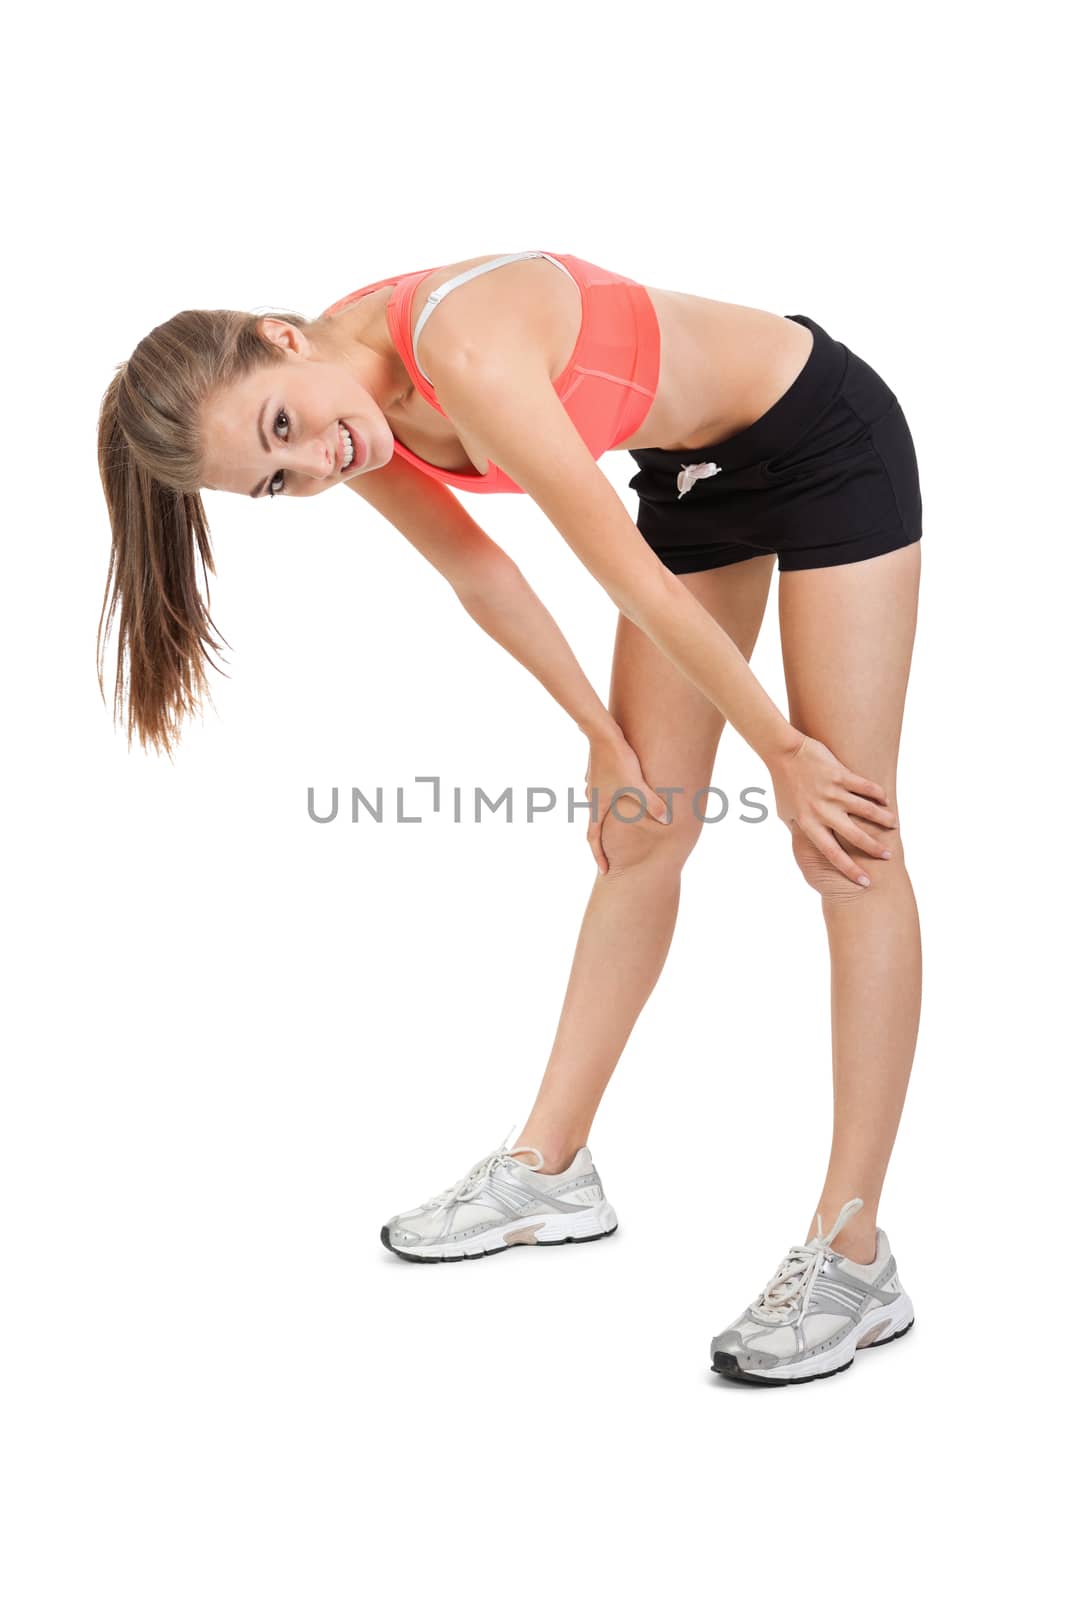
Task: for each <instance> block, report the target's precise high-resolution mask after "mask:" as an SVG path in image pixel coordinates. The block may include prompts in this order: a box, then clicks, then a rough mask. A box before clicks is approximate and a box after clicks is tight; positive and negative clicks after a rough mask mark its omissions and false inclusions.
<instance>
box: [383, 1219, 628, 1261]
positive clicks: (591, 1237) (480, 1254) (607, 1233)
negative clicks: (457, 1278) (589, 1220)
mask: <svg viewBox="0 0 1067 1600" xmlns="http://www.w3.org/2000/svg"><path fill="white" fill-rule="evenodd" d="M618 1231H619V1224H618V1223H616V1224H615V1226H614V1227H613V1228H606V1229H605V1230H604V1232H603V1233H587V1234H585V1235H583V1236H581V1237H579V1238H570V1237H568V1238H566V1239H524V1240H522V1242H521V1243H519V1242H516V1243H515V1244H498V1245H497V1246H496V1248H495V1249H493V1250H479V1251H477V1252H476V1253H475V1254H472V1255H463V1256H416V1255H412V1253H411V1252H410V1251H409V1250H398V1249H397V1247H396V1245H395V1244H390V1242H389V1224H388V1223H386V1224H385V1226H384V1227H383V1228H382V1231H381V1233H380V1234H379V1236H378V1237H379V1238H380V1239H381V1241H382V1243H383V1244H384V1246H385V1248H386V1249H387V1250H391V1251H392V1253H393V1255H394V1256H399V1257H400V1259H401V1261H414V1262H417V1263H418V1265H419V1266H424V1267H438V1266H441V1265H445V1266H448V1265H450V1264H451V1263H453V1262H456V1261H484V1260H485V1258H486V1256H499V1255H503V1253H504V1251H505V1250H521V1249H522V1248H523V1245H528V1244H535V1245H538V1246H539V1247H540V1248H541V1249H543V1250H544V1249H551V1247H552V1246H553V1245H557V1244H595V1243H596V1241H597V1240H598V1239H610V1238H611V1236H612V1234H613V1233H618Z"/></svg>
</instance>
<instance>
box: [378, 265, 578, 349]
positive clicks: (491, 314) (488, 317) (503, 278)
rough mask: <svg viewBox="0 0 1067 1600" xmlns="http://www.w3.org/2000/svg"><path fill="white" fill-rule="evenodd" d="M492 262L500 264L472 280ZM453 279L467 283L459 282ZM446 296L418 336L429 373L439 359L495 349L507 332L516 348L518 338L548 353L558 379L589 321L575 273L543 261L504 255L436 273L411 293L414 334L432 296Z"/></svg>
mask: <svg viewBox="0 0 1067 1600" xmlns="http://www.w3.org/2000/svg"><path fill="white" fill-rule="evenodd" d="M556 259H557V260H558V259H559V258H558V257H557V258H556ZM491 262H499V265H498V266H493V267H492V268H491V270H489V271H483V272H476V273H474V275H472V276H471V277H469V278H464V274H466V273H468V272H471V271H472V269H476V268H478V267H484V266H486V265H487V264H488V263H491ZM561 264H562V265H564V266H566V263H565V262H562V263H561ZM453 279H463V281H462V282H456V283H455V284H453V282H452V280H453ZM441 290H444V293H443V294H440V298H437V299H435V301H434V303H433V305H432V307H431V314H430V315H429V316H427V317H426V319H425V321H424V322H423V324H422V327H421V328H420V329H419V334H418V356H419V361H420V363H421V364H422V366H423V367H425V368H426V369H427V371H429V370H430V368H431V366H432V363H433V362H434V361H435V360H437V361H447V360H449V359H450V358H452V357H453V356H455V355H457V354H460V353H462V352H463V351H464V350H473V351H477V352H487V351H491V350H492V348H493V340H494V335H496V336H497V337H499V333H500V329H501V327H505V326H506V328H507V331H508V345H509V348H510V349H512V350H513V349H514V348H515V343H516V340H517V339H518V340H520V341H521V342H522V343H526V344H528V345H529V346H530V347H531V348H534V349H537V350H539V351H543V352H544V354H545V356H546V358H547V360H548V364H549V367H550V369H551V372H552V376H553V377H555V376H556V374H557V372H560V371H562V370H563V367H564V366H565V365H566V362H567V359H568V357H569V355H570V353H571V351H572V350H573V348H574V346H575V344H576V342H577V339H578V335H579V333H580V331H581V322H582V291H581V288H580V286H579V284H578V283H577V282H576V281H575V278H574V277H573V275H572V274H571V272H570V271H569V270H564V271H563V272H561V271H560V270H559V267H558V266H556V265H555V264H554V262H553V261H550V260H548V259H546V257H545V256H543V255H531V256H524V257H523V258H521V259H518V260H512V259H509V258H508V257H507V256H502V255H501V254H500V253H499V252H497V253H495V254H490V255H480V256H470V257H468V258H467V259H466V260H464V261H454V262H450V263H449V264H448V265H446V266H442V267H435V268H433V269H432V270H430V271H427V272H426V273H424V274H422V275H420V277H419V280H418V282H417V283H416V284H415V287H414V290H413V292H412V294H411V302H410V325H409V326H410V328H411V330H412V332H413V331H414V330H415V328H416V327H417V326H418V323H419V318H420V316H421V315H422V313H423V311H424V310H425V308H426V306H427V304H428V303H429V302H430V298H431V296H434V295H437V294H438V293H439V291H441Z"/></svg>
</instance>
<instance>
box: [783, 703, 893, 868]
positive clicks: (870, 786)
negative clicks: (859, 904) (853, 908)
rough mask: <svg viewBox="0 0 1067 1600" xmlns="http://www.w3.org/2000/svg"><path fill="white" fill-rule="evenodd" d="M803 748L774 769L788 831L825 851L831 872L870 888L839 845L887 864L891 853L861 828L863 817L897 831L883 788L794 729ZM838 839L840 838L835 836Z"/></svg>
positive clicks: (873, 836) (816, 741) (784, 756)
mask: <svg viewBox="0 0 1067 1600" xmlns="http://www.w3.org/2000/svg"><path fill="white" fill-rule="evenodd" d="M794 732H795V733H796V735H797V738H798V739H799V740H800V743H799V744H798V745H797V747H796V748H795V749H794V750H792V751H790V752H789V753H788V754H786V755H782V756H780V757H778V758H777V759H776V760H775V761H774V762H773V763H771V764H770V768H769V770H770V774H771V780H772V782H773V784H774V797H775V801H776V803H777V810H778V815H779V816H780V817H781V819H782V821H783V822H784V823H785V825H786V827H788V828H790V829H792V827H793V825H794V824H795V825H796V826H797V827H798V828H800V830H801V832H803V833H804V834H806V835H807V837H808V838H809V839H810V840H811V842H812V844H813V845H814V846H815V847H816V849H817V850H819V851H821V852H822V854H823V855H824V856H825V857H826V859H827V861H829V863H830V865H831V866H832V867H836V868H837V870H838V872H841V873H843V874H844V876H845V877H846V878H848V879H849V881H850V882H851V883H856V884H859V885H860V886H861V887H862V888H867V887H868V886H869V884H870V879H869V878H868V877H867V875H866V873H865V872H864V870H863V868H862V867H859V866H857V865H856V863H855V861H853V859H852V857H851V856H850V855H849V854H848V852H847V851H846V850H844V849H842V846H841V844H840V843H839V840H842V839H843V840H845V841H846V842H847V843H848V844H853V845H856V846H857V847H858V848H859V849H861V850H865V851H866V852H867V854H868V855H871V856H874V857H876V858H878V859H879V860H887V859H888V858H889V856H890V855H891V853H892V852H891V851H889V850H887V849H886V848H885V843H884V841H883V840H881V839H879V838H878V837H877V836H876V835H875V834H873V833H870V832H868V831H867V829H866V828H863V827H861V826H860V824H859V822H858V821H857V820H856V819H857V818H859V817H862V818H864V819H865V820H866V821H868V822H874V823H877V824H878V826H879V827H881V828H895V827H896V825H897V819H896V815H895V813H894V812H892V811H891V810H890V809H889V806H888V805H887V804H886V796H885V790H884V789H883V788H882V786H881V785H880V784H877V783H872V782H871V781H870V779H868V778H861V777H860V775H859V773H858V772H852V771H850V770H849V768H848V767H846V766H845V765H844V764H843V763H842V762H840V761H838V759H837V757H836V756H835V755H834V754H833V752H832V751H831V750H828V749H827V748H826V746H825V745H824V744H820V743H819V741H818V739H812V738H811V737H810V736H809V735H808V734H801V733H800V731H799V729H794ZM835 834H836V835H837V838H835V837H834V835H835Z"/></svg>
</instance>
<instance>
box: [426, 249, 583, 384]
mask: <svg viewBox="0 0 1067 1600" xmlns="http://www.w3.org/2000/svg"><path fill="white" fill-rule="evenodd" d="M531 256H543V257H544V259H545V260H546V261H551V263H552V265H553V266H554V267H558V268H559V270H560V271H561V272H566V273H567V276H568V278H570V280H571V282H572V283H576V282H577V279H576V278H575V276H574V274H573V272H570V271H568V269H567V268H566V267H565V266H564V265H563V262H562V261H557V260H556V258H555V256H550V255H549V254H548V252H547V250H517V251H516V252H515V254H514V255H510V256H494V257H493V259H492V261H483V262H482V263H481V265H480V266H477V267H468V268H467V270H466V272H458V273H457V274H456V276H455V277H454V278H449V279H448V280H447V282H445V283H442V284H439V285H438V287H437V288H436V289H435V290H434V291H433V293H432V294H430V295H428V296H427V297H426V304H425V305H424V306H423V308H422V310H421V311H420V312H419V317H418V321H417V322H416V324H415V327H414V328H413V330H412V334H411V353H412V355H413V356H414V358H415V365H416V366H417V367H418V369H419V371H420V372H421V373H422V376H423V377H424V378H426V382H427V383H429V384H430V388H431V389H432V388H433V384H432V383H430V379H429V378H428V377H427V375H426V373H425V372H423V369H422V366H421V364H420V362H419V334H420V333H421V332H422V330H423V327H424V326H425V323H426V319H427V317H428V316H429V315H430V312H431V311H432V310H433V308H434V306H436V305H438V304H439V303H440V302H441V301H442V300H443V299H444V297H445V295H446V294H448V293H449V292H450V291H451V290H452V289H455V288H457V287H458V286H459V285H460V284H461V283H466V281H467V279H468V278H477V277H478V276H479V274H480V273H483V272H492V270H493V268H494V267H503V266H506V265H507V263H508V262H509V261H528V260H529V259H530V257H531Z"/></svg>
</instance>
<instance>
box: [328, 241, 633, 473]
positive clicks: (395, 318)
mask: <svg viewBox="0 0 1067 1600" xmlns="http://www.w3.org/2000/svg"><path fill="white" fill-rule="evenodd" d="M531 256H544V258H545V260H546V261H551V262H552V264H553V265H554V266H557V267H559V269H560V271H561V272H566V273H567V275H568V276H569V277H570V278H572V279H573V280H574V282H575V283H576V284H577V285H578V291H579V293H580V295H581V297H582V320H581V327H580V329H579V331H578V338H577V342H576V343H575V346H574V349H573V350H572V351H571V356H570V360H569V361H568V362H567V365H566V366H565V367H564V369H563V371H562V372H561V373H560V375H559V377H558V378H557V379H556V380H555V383H554V384H553V387H554V389H555V391H556V393H557V394H558V395H559V398H560V400H561V401H562V403H563V405H564V407H565V409H566V411H567V415H568V416H569V417H570V419H571V421H572V422H573V423H574V425H575V427H576V428H577V429H578V432H579V433H580V434H581V436H582V438H583V439H584V441H585V443H586V444H587V446H588V447H589V451H590V453H591V455H592V456H593V458H594V459H596V457H598V456H600V455H602V454H603V452H604V451H605V450H611V449H613V448H614V447H615V446H616V445H618V444H621V442H622V441H623V440H624V439H628V438H629V437H630V435H631V434H632V433H634V432H635V431H636V429H637V428H639V427H640V425H641V423H642V421H643V420H644V418H645V416H646V414H647V412H648V409H649V407H650V406H651V404H652V401H653V400H654V398H655V394H656V384H657V381H658V379H659V357H660V333H659V323H658V321H657V319H656V312H655V308H654V307H653V305H652V300H651V297H650V296H649V293H648V291H647V289H645V288H644V286H643V285H642V284H640V283H635V282H634V280H633V279H632V278H627V277H624V276H623V274H622V273H620V272H609V271H608V270H607V268H605V267H596V266H594V265H593V264H592V262H590V261H583V260H581V258H580V257H578V256H570V255H550V254H549V252H548V251H547V250H519V251H516V252H515V253H514V254H513V255H505V256H496V257H494V259H493V260H492V261H485V262H483V263H482V264H481V265H480V266H476V267H470V268H468V270H467V271H466V272H460V273H457V274H456V276H455V277H453V278H449V279H448V280H447V282H445V283H442V284H441V285H440V287H439V288H437V289H435V290H434V291H433V293H432V294H431V295H430V296H429V298H428V299H427V301H426V304H425V305H424V306H423V309H422V311H421V313H420V314H419V319H418V322H417V323H416V325H415V329H414V331H412V329H411V300H412V296H413V295H414V293H415V290H416V288H417V287H418V285H419V284H420V283H421V281H422V279H423V278H425V277H427V276H428V275H429V274H430V273H431V272H435V271H436V270H437V269H436V268H435V267H424V268H423V269H422V271H420V272H408V273H403V274H402V275H401V276H400V277H396V278H379V279H378V281H377V283H368V284H364V286H363V288H362V289H354V290H353V291H352V293H351V294H347V295H345V296H344V298H343V299H342V300H337V301H335V302H334V304H333V305H332V306H330V307H329V309H328V310H326V311H324V312H323V316H325V317H332V316H333V315H334V314H335V313H336V312H338V311H340V310H342V309H343V308H344V307H345V306H348V305H351V304H352V302H353V301H354V300H358V299H360V297H361V296H362V295H365V294H370V293H371V292H372V290H374V289H381V288H384V287H385V285H386V284H392V285H393V292H392V294H391V295H390V296H389V299H388V301H387V303H386V308H385V314H386V321H387V323H388V327H389V334H390V337H391V338H392V340H393V344H394V345H395V346H396V349H397V352H398V353H399V355H400V359H401V360H402V361H403V363H404V366H405V367H406V368H407V371H408V374H409V376H410V377H411V380H412V382H413V383H414V384H415V387H416V388H417V389H418V391H419V393H420V394H421V395H422V397H423V399H424V400H427V401H429V403H430V405H432V406H433V408H434V410H435V411H439V412H440V413H441V415H442V416H445V415H446V413H445V411H444V409H443V407H441V406H440V405H438V403H437V399H436V397H435V395H434V390H433V384H432V383H431V382H430V380H429V378H427V376H426V374H425V372H423V370H422V368H421V367H420V366H419V360H418V351H417V346H418V338H419V334H420V333H421V332H422V329H423V328H424V327H425V325H426V319H427V318H428V317H429V316H430V314H431V312H432V311H433V309H434V307H435V306H436V305H438V304H439V303H440V301H441V300H443V299H444V297H445V295H446V294H448V293H450V291H451V290H452V289H454V288H456V286H457V285H458V284H461V283H466V281H467V279H468V278H474V277H477V276H478V275H479V274H480V273H482V272H489V271H491V270H492V269H493V268H494V267H501V266H503V265H504V264H505V263H506V262H509V261H523V260H526V259H527V258H529V257H531ZM396 453H397V455H399V456H403V458H404V460H405V461H410V462H411V464H412V466H415V467H418V468H419V470H420V471H422V472H425V473H427V474H428V475H429V476H430V477H431V478H437V479H438V480H439V481H440V482H441V483H447V484H450V485H451V486H452V487H453V488H455V489H467V490H469V491H470V492H472V493H474V494H522V493H523V490H522V489H521V488H520V487H519V485H518V484H517V483H513V482H512V480H511V479H510V478H509V477H508V475H507V473H505V472H503V471H502V470H501V469H500V468H499V467H497V466H494V465H493V463H492V462H490V463H489V471H488V472H486V473H480V472H452V471H450V470H449V469H448V468H447V467H435V466H434V465H433V464H432V463H431V462H429V461H423V460H422V458H421V457H420V456H417V455H415V454H414V453H413V452H412V451H411V450H409V449H408V448H407V446H406V445H403V444H401V442H400V440H399V439H397V440H396Z"/></svg>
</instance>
